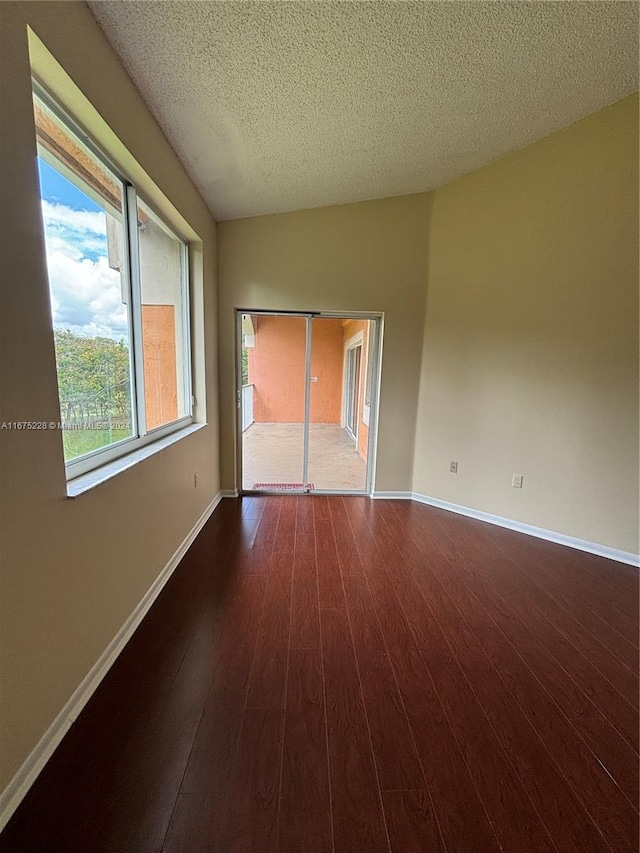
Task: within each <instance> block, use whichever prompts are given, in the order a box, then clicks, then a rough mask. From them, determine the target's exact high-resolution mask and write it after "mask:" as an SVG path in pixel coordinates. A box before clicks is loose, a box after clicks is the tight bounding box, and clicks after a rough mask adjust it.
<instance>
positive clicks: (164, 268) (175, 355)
mask: <svg viewBox="0 0 640 853" xmlns="http://www.w3.org/2000/svg"><path fill="white" fill-rule="evenodd" d="M137 219H138V246H139V254H140V298H141V304H142V345H143V361H144V398H145V411H146V420H147V429H148V430H150V429H154V428H155V427H159V426H162V425H163V424H167V423H171V422H172V421H175V420H176V419H177V418H180V417H183V416H185V415H188V414H190V411H191V406H190V400H189V399H188V398H187V397H188V392H187V385H186V382H185V368H186V364H185V362H186V354H187V352H188V347H187V341H186V340H185V328H184V315H183V304H184V298H185V293H184V272H185V271H184V263H185V258H184V243H183V242H182V241H181V240H180V239H179V238H178V237H176V235H175V234H173V233H172V232H171V231H170V230H169V229H168V228H167V226H166V225H165V224H164V223H163V222H162V221H161V220H160V219H159V218H158V217H157V216H156V215H155V214H154V213H153V211H152V210H151V209H150V208H149V207H147V205H146V204H145V203H144V202H143V201H141V200H140V199H138V203H137Z"/></svg>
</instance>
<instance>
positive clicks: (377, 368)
mask: <svg viewBox="0 0 640 853" xmlns="http://www.w3.org/2000/svg"><path fill="white" fill-rule="evenodd" d="M234 313H235V318H234V319H235V323H234V325H235V338H234V348H235V373H236V382H235V393H236V405H235V412H236V415H235V427H236V429H235V439H236V441H235V448H234V452H235V469H236V489H235V492H236V494H238V495H267V494H274V495H283V494H287V492H281V491H276V492H268V491H255V490H252V489H244V488H243V487H242V315H243V314H253V315H257V316H260V315H266V316H271V317H274V316H287V317H304V318H305V319H306V331H307V334H306V352H305V423H304V424H303V427H304V455H305V458H304V460H303V469H304V470H303V483H304V484H305V485H306V484H308V467H309V413H310V400H311V352H312V343H313V341H312V334H313V332H312V321H313V320H314V319H315V318H328V319H331V318H333V319H336V320H371V321H372V322H373V329H372V332H373V337H374V343H373V359H372V371H373V376H372V383H371V410H370V415H369V442H368V447H367V468H366V481H365V488H364V489H357V490H351V489H313V492H310V490H309V489H305V490H304V492H292V493H291V494H311V493H312V494H314V495H336V494H337V495H369V496H370V497H371V496H372V495H373V492H374V484H375V475H376V464H377V446H378V415H379V399H380V382H381V375H382V345H383V335H384V313H383V312H381V311H286V310H285V311H283V310H278V309H275V308H270V309H269V308H234ZM358 334H360V335H361V337H362V338H363V336H362V333H358ZM355 337H357V335H354V338H355ZM363 339H364V338H363ZM350 340H351V339H350ZM347 343H349V341H347ZM361 345H362V344H361ZM363 349H364V346H363ZM360 358H361V363H362V361H365V371H366V370H367V369H368V366H367V365H366V356H365V353H364V352H362V353H361V355H360ZM366 378H367V377H366V375H365V382H366ZM343 399H344V388H343Z"/></svg>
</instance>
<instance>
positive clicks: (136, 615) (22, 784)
mask: <svg viewBox="0 0 640 853" xmlns="http://www.w3.org/2000/svg"><path fill="white" fill-rule="evenodd" d="M222 496H223V493H222V492H218V494H217V495H216V496H215V498H214V499H213V500H212V501H211V503H210V504H209V506H208V507H207V508H206V509H205V511H204V512H203V513H202V515H201V516H200V518H199V519H198V520H197V521H196V523H195V524H194V526H193V527H192V528H191V530H190V531H189V533H188V534H187V536H186V538H185V539H184V540H183V542H182V544H181V545H180V547H179V548H178V549H177V551H176V552H175V553H174V555H173V556H172V557H171V559H170V560H169V562H168V563H167V565H166V566H165V567H164V569H163V570H162V571H161V572H160V574H159V575H158V577H157V578H156V579H155V581H154V582H153V584H152V585H151V587H150V588H149V589H148V590H147V592H146V593H145V595H144V596H143V598H142V600H141V601H140V602H139V604H138V605H137V606H136V608H135V610H134V611H133V612H132V613H131V615H130V616H129V618H128V619H127V621H126V622H125V623H124V625H123V626H122V628H120V630H119V631H118V633H117V634H116V636H115V637H114V638H113V640H112V641H111V642H110V643H109V645H108V646H107V648H106V649H105V650H104V652H103V653H102V654H101V655H100V657H99V658H98V660H97V661H96V662H95V664H94V665H93V666H92V667H91V669H90V670H89V672H88V673H87V674H86V676H85V677H84V679H83V680H82V682H81V683H80V684H79V685H78V687H77V688H76V690H75V691H74V692H73V694H72V695H71V696H70V697H69V699H68V701H67V702H66V704H65V705H64V707H63V708H62V710H61V711H60V713H59V714H58V716H57V717H56V718H55V720H54V721H53V722H52V723H51V725H50V726H49V728H48V729H47V731H46V732H45V733H44V734H43V736H42V737H41V738H40V740H39V741H38V743H37V744H36V746H35V747H34V748H33V750H32V751H31V754H30V755H29V756H28V758H27V759H26V761H25V762H24V764H23V765H22V766H21V767H20V769H19V770H18V772H17V773H16V775H15V776H14V777H13V779H12V780H11V782H9V784H8V785H7V787H6V788H5V790H4V791H3V792H2V794H0V831H1V830H2V829H3V828H4V826H5V825H6V824H7V823H8V821H9V819H10V818H11V816H12V814H13V813H14V812H15V810H16V809H17V808H18V806H19V805H20V803H21V802H22V800H23V798H24V797H25V795H26V793H27V791H28V790H29V788H30V787H31V786H32V785H33V783H34V782H35V780H36V779H37V777H38V774H39V773H40V772H41V770H42V768H43V767H44V765H45V764H46V763H47V761H48V760H49V758H51V756H52V755H53V752H54V750H55V748H56V747H57V746H58V744H59V743H60V741H61V740H62V738H63V737H64V736H65V734H66V733H67V731H68V730H69V728H70V727H71V725H72V723H73V722H74V721H75V720H76V719H77V717H78V715H79V714H80V712H81V711H82V709H83V708H84V706H85V705H86V704H87V702H88V701H89V699H90V698H91V696H92V695H93V694H94V692H95V691H96V689H97V687H98V685H99V684H100V682H101V681H102V679H103V678H104V677H105V675H106V674H107V672H108V671H109V670H110V669H111V667H112V666H113V664H114V662H115V660H116V658H117V657H118V655H119V654H120V652H121V651H122V650H123V648H124V647H125V645H126V644H127V642H128V640H129V639H130V638H131V636H132V635H133V632H134V631H135V630H136V628H137V627H138V625H139V624H140V623H141V622H142V620H143V619H144V617H145V616H146V614H147V612H148V611H149V609H150V608H151V605H152V604H153V602H154V601H155V600H156V598H157V597H158V595H159V594H160V592H161V591H162V589H163V587H164V586H165V584H166V583H167V581H168V580H169V578H170V577H171V575H172V574H173V572H174V571H175V569H176V567H177V566H178V564H179V562H180V560H181V559H182V558H183V557H184V555H185V554H186V552H187V549H188V548H189V546H190V545H191V544H192V542H193V540H194V539H195V538H196V536H197V535H198V533H199V532H200V531H201V529H202V528H203V527H204V525H205V522H206V521H207V519H208V518H209V516H210V515H211V513H212V512H213V511H214V509H215V508H216V507H217V506H218V504H219V503H220V500H221V499H222Z"/></svg>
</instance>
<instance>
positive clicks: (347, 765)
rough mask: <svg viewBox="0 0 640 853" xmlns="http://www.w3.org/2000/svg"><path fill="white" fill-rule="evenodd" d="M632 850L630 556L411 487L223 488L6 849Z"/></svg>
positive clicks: (634, 656) (221, 852)
mask: <svg viewBox="0 0 640 853" xmlns="http://www.w3.org/2000/svg"><path fill="white" fill-rule="evenodd" d="M500 850H503V851H509V853H552V851H555V853H573V851H575V853H600V851H602V853H604V851H606V852H607V853H636V851H637V850H638V573H637V570H635V569H633V568H631V567H629V566H624V565H620V564H618V563H614V562H610V561H608V560H605V559H602V558H600V557H595V556H592V555H590V554H584V553H580V552H577V551H573V550H571V549H568V548H564V547H562V546H559V545H553V544H550V543H548V542H543V541H541V540H537V539H533V538H530V537H527V536H523V535H521V534H517V533H513V532H511V531H508V530H504V529H501V528H498V527H493V526H491V525H487V524H483V523H481V522H477V521H473V520H470V519H467V518H462V517H460V516H456V515H452V514H449V513H446V512H444V511H441V510H436V509H432V508H429V507H426V506H422V505H420V504H416V503H410V502H401V501H371V500H368V499H366V498H340V497H331V498H327V497H302V496H301V497H262V498H259V497H256V498H245V499H240V500H224V501H223V502H222V504H221V505H220V506H219V507H218V508H217V510H216V511H215V513H214V514H213V516H212V517H211V519H210V520H209V522H208V523H207V525H206V526H205V528H204V529H203V530H202V532H201V533H200V535H199V537H198V538H197V540H196V542H195V543H194V545H193V546H192V547H191V549H190V550H189V552H188V554H187V555H186V556H185V558H184V559H183V561H182V563H181V564H180V566H179V567H178V569H177V570H176V572H175V573H174V575H173V576H172V578H171V579H170V581H169V583H168V584H167V586H166V587H165V589H164V590H163V592H162V594H161V595H160V597H159V598H158V600H157V601H156V603H155V605H154V606H153V608H152V610H151V611H150V612H149V614H148V615H147V617H146V618H145V620H144V622H143V623H142V624H141V626H140V627H139V629H138V630H137V632H136V633H135V635H134V637H133V638H132V640H131V641H130V642H129V644H128V645H127V647H126V648H125V650H124V651H123V653H122V655H121V656H120V657H119V659H118V660H117V662H116V663H115V665H114V666H113V668H112V669H111V671H110V672H109V673H108V675H107V677H106V678H105V680H104V681H103V682H102V684H101V685H100V687H99V689H98V690H97V692H96V693H95V695H94V696H93V697H92V699H91V701H90V702H89V704H88V705H87V707H86V708H85V710H84V711H83V713H82V714H81V715H80V717H79V718H78V720H77V721H76V723H75V724H74V725H73V727H72V728H71V730H70V731H69V733H68V735H67V736H66V737H65V739H64V741H63V742H62V744H61V745H60V747H59V748H58V750H57V751H56V753H55V754H54V756H53V758H52V759H51V761H50V762H49V763H48V765H47V766H46V768H45V769H44V771H43V772H42V774H41V776H40V777H39V779H38V780H37V782H36V784H35V785H34V786H33V788H32V789H31V791H30V792H29V794H28V795H27V797H26V798H25V800H24V801H23V803H22V805H21V806H20V808H19V809H18V811H17V812H16V814H15V815H14V817H13V819H12V820H11V821H10V823H9V824H8V826H7V828H6V829H5V831H4V833H3V834H2V835H0V851H1V853H18V851H19V853H32V851H33V853H103V851H104V853H107V851H108V853H161V851H162V853H205V851H206V853H329V851H335V853H383V851H387V853H389V851H394V853H395V851H397V853H427V851H448V853H464V851H470V853H494V851H500Z"/></svg>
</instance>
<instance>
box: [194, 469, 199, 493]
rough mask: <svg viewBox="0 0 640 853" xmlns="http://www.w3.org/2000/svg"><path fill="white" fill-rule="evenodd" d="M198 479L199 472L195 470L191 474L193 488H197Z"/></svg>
mask: <svg viewBox="0 0 640 853" xmlns="http://www.w3.org/2000/svg"><path fill="white" fill-rule="evenodd" d="M199 480H200V475H199V474H198V472H197V471H196V472H195V474H194V475H193V488H194V489H197V488H198V481H199Z"/></svg>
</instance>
